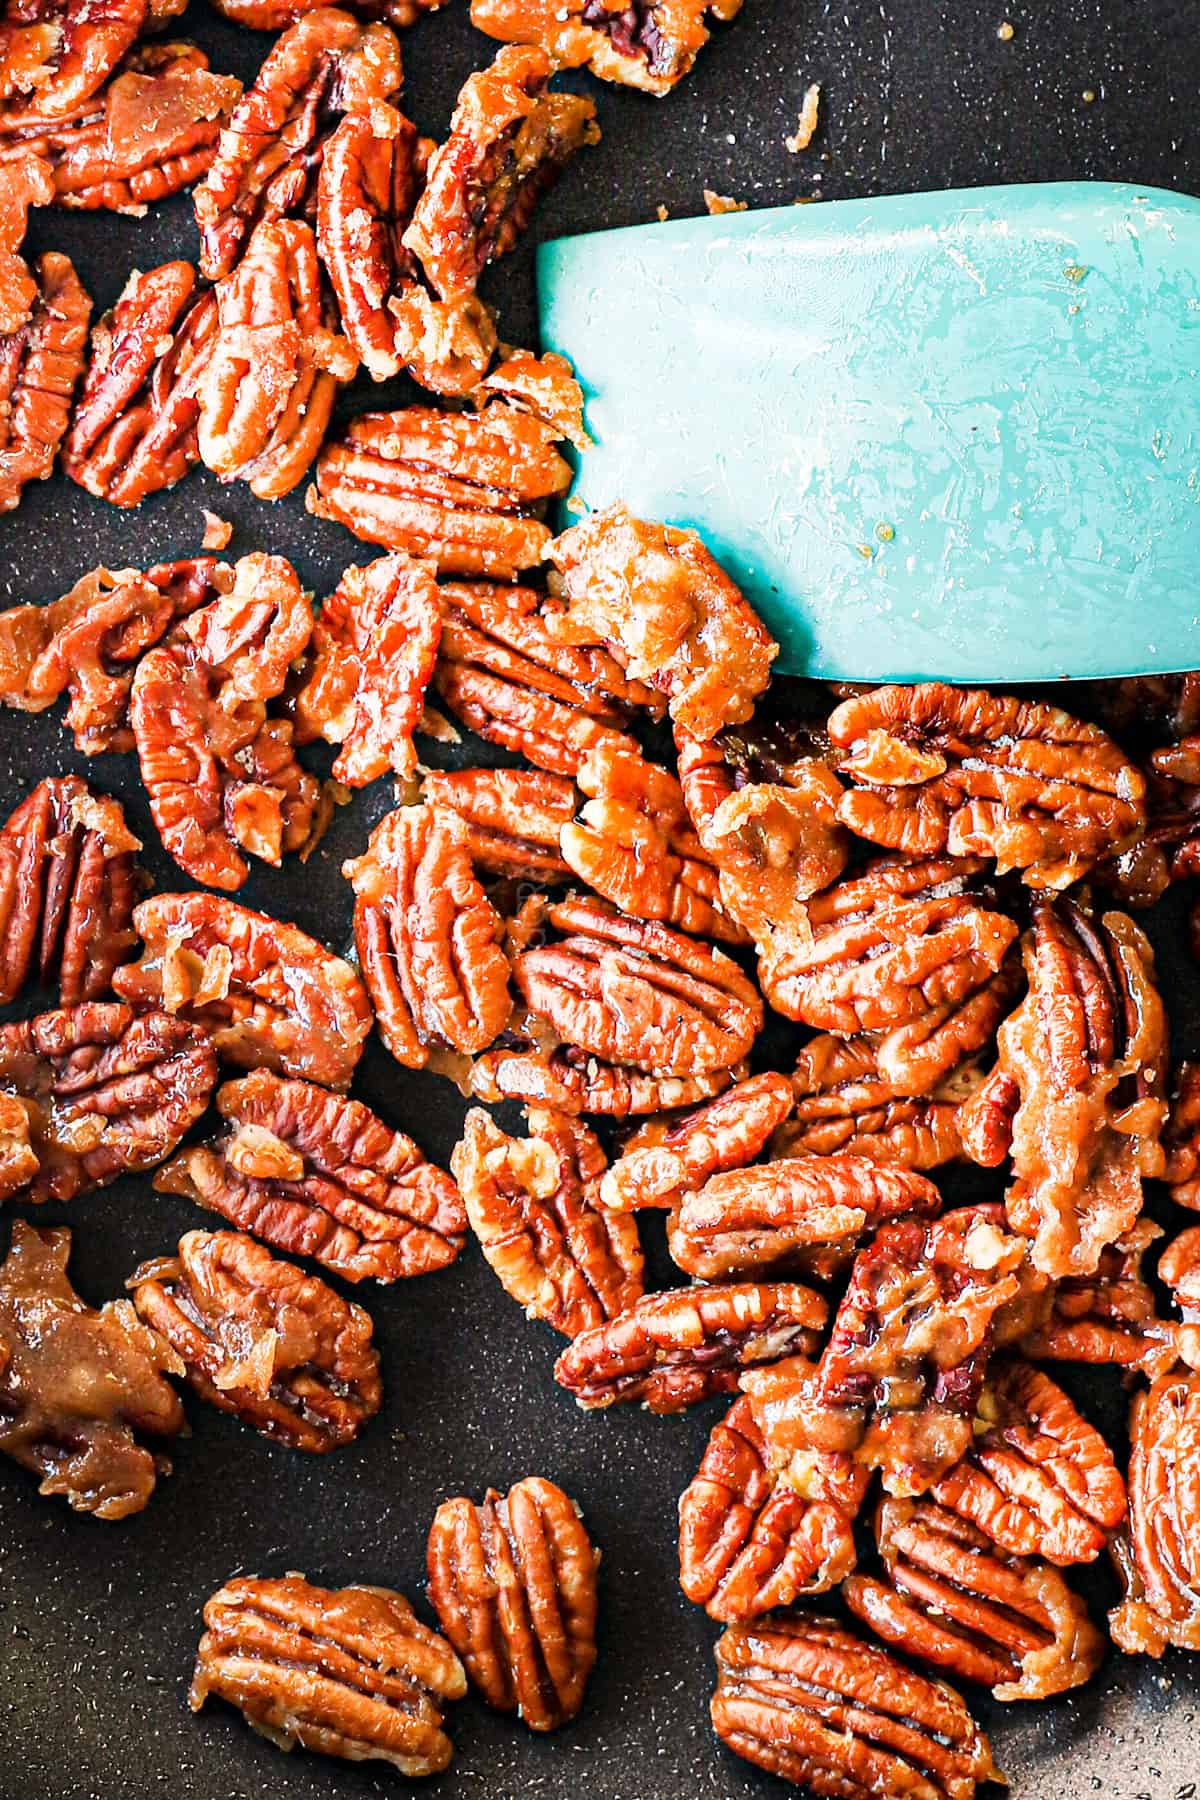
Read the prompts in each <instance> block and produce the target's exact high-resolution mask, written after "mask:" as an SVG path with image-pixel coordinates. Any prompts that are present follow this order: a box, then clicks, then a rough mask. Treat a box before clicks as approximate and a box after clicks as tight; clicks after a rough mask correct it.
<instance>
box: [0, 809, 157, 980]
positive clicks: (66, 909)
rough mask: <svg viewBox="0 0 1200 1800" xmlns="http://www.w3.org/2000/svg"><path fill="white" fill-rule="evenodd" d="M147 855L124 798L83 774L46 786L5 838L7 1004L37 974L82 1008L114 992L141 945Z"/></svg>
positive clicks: (0, 912)
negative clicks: (139, 912)
mask: <svg viewBox="0 0 1200 1800" xmlns="http://www.w3.org/2000/svg"><path fill="white" fill-rule="evenodd" d="M140 849H141V844H140V842H139V840H138V839H137V838H135V837H134V836H132V834H131V833H130V831H129V829H128V827H127V826H126V824H125V815H124V813H123V812H122V810H121V803H120V801H119V800H111V799H108V798H107V797H102V796H100V795H97V794H93V793H92V791H91V789H90V788H89V787H88V786H87V784H86V783H85V782H83V781H80V779H79V777H78V776H76V775H62V776H52V777H50V778H49V779H48V780H46V781H39V783H38V785H37V786H36V787H35V788H34V790H33V792H32V793H31V794H27V795H26V797H25V799H24V800H22V802H21V804H20V805H19V806H18V807H17V809H16V811H15V812H14V813H13V814H12V815H11V816H10V818H9V820H8V823H7V824H6V825H5V827H4V829H3V831H0V1004H3V1005H7V1003H8V1002H9V1001H10V1000H13V999H15V998H16V996H17V994H19V993H20V991H21V989H22V988H23V987H24V985H25V983H26V981H27V980H28V979H29V977H30V975H31V973H32V974H34V976H35V979H36V980H37V981H38V982H39V983H40V984H41V986H43V987H45V986H47V985H48V984H49V982H50V981H51V980H52V979H53V978H54V977H55V976H56V975H57V977H58V989H59V1000H60V1002H61V1004H62V1005H63V1006H75V1005H77V1004H78V1003H79V1002H80V1001H81V1000H100V999H103V998H104V996H105V995H107V994H108V993H109V991H110V986H111V982H112V974H113V970H114V969H115V968H116V967H117V966H118V964H120V963H122V962H124V961H125V959H126V958H127V957H128V956H129V955H130V953H131V952H132V950H133V947H134V945H135V944H136V942H137V937H136V934H135V932H134V931H133V930H132V919H133V908H134V904H135V902H136V900H137V897H138V890H139V888H140V886H141V880H142V873H141V870H140V868H139V865H138V863H137V861H136V858H135V855H134V852H135V851H137V850H140Z"/></svg>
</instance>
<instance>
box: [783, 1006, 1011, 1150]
mask: <svg viewBox="0 0 1200 1800" xmlns="http://www.w3.org/2000/svg"><path fill="white" fill-rule="evenodd" d="M985 991H986V990H984V989H981V990H980V992H981V993H982V992H985ZM964 1010H965V1009H964ZM896 1035H897V1033H895V1032H892V1033H889V1034H887V1037H881V1036H878V1035H875V1036H872V1035H869V1034H865V1035H861V1036H858V1037H849V1038H842V1037H833V1036H832V1035H829V1034H826V1035H823V1036H819V1037H814V1038H810V1039H809V1041H808V1043H807V1044H805V1046H804V1048H803V1049H802V1050H801V1052H800V1055H799V1056H798V1058H797V1059H796V1068H795V1071H794V1073H793V1075H792V1087H793V1090H794V1094H795V1099H794V1103H793V1106H792V1109H791V1117H790V1118H789V1119H788V1120H787V1122H786V1123H785V1124H783V1125H781V1126H780V1128H779V1130H778V1131H777V1132H776V1134H775V1137H774V1138H773V1140H772V1144H771V1149H772V1153H773V1155H775V1156H776V1157H781V1156H829V1155H831V1154H834V1153H836V1152H838V1151H842V1150H845V1151H848V1152H849V1153H850V1154H852V1155H854V1156H869V1157H872V1158H874V1159H875V1160H876V1161H877V1162H896V1163H901V1164H903V1165H904V1166H905V1167H907V1168H910V1169H936V1168H937V1167H939V1165H940V1164H942V1163H947V1162H954V1161H955V1160H957V1158H958V1157H959V1156H960V1155H961V1153H962V1146H961V1143H960V1141H959V1135H958V1114H959V1109H960V1105H961V1100H962V1099H965V1098H966V1093H967V1091H969V1085H970V1081H971V1066H970V1063H969V1061H968V1062H967V1063H965V1064H963V1065H961V1066H960V1068H959V1069H957V1070H952V1071H951V1073H950V1075H949V1076H948V1077H946V1078H945V1079H944V1080H943V1081H941V1082H939V1083H938V1084H937V1085H936V1086H935V1087H934V1088H933V1091H932V1092H931V1093H928V1094H917V1095H913V1094H909V1093H906V1092H905V1088H904V1084H903V1083H898V1082H895V1081H891V1080H888V1078H887V1077H886V1076H885V1075H884V1074H883V1073H882V1072H881V1070H880V1066H879V1063H880V1057H879V1052H880V1047H881V1044H883V1043H886V1042H887V1040H888V1037H892V1038H894V1037H895V1036H896Z"/></svg>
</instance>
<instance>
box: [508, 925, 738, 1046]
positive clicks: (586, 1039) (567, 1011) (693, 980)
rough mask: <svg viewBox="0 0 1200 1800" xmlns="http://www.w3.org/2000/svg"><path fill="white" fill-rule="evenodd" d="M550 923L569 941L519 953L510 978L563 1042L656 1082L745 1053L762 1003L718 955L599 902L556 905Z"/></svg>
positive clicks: (694, 941)
mask: <svg viewBox="0 0 1200 1800" xmlns="http://www.w3.org/2000/svg"><path fill="white" fill-rule="evenodd" d="M549 918H550V922H551V924H552V925H553V926H554V927H555V928H556V930H558V931H559V932H561V933H563V934H564V935H563V936H562V937H561V939H559V940H558V941H557V942H555V943H552V944H544V945H538V946H535V947H534V948H532V949H529V950H525V951H523V952H522V953H521V954H520V955H518V956H517V957H516V959H515V963H514V969H513V973H514V977H515V980H516V984H517V986H518V988H519V989H520V991H521V994H522V996H523V998H524V1000H525V1002H526V1004H527V1006H528V1007H529V1009H530V1011H531V1012H532V1013H534V1014H536V1015H537V1016H538V1017H539V1018H542V1019H545V1020H546V1021H547V1022H548V1023H549V1025H550V1026H551V1028H552V1029H553V1030H554V1031H555V1032H556V1033H557V1034H558V1036H559V1037H560V1038H561V1039H562V1040H563V1042H565V1043H568V1044H573V1045H575V1046H577V1047H578V1048H579V1049H580V1050H583V1051H585V1052H587V1053H588V1054H590V1055H592V1056H596V1057H599V1058H601V1059H602V1060H603V1061H605V1062H613V1063H624V1064H626V1065H628V1066H629V1067H631V1068H635V1069H642V1070H644V1071H646V1072H647V1073H650V1074H654V1075H684V1076H686V1075H705V1074H711V1073H713V1072H714V1071H715V1070H717V1069H728V1068H731V1067H732V1066H733V1064H734V1063H737V1062H740V1060H741V1059H742V1057H743V1056H745V1055H746V1054H747V1052H748V1051H749V1049H750V1047H751V1045H752V1044H753V1042H754V1039H755V1037H756V1036H757V1034H758V1032H759V1030H760V1028H761V1026H762V1020H763V1013H762V1002H761V1001H760V1000H759V998H758V994H757V992H756V991H755V989H754V986H753V984H752V983H751V982H750V981H748V980H747V979H746V977H745V976H744V975H743V974H742V972H741V970H740V969H739V968H738V967H737V965H736V963H734V962H732V961H731V960H730V958H729V957H727V956H725V955H723V954H722V952H721V951H719V950H713V949H711V948H710V947H709V946H708V945H707V944H702V943H700V942H699V941H698V940H697V939H695V938H689V937H685V936H684V935H683V934H682V932H678V931H672V930H670V929H669V928H668V927H667V926H665V925H660V924H658V923H657V922H656V921H654V920H647V919H627V918H625V917H624V916H623V915H622V914H620V913H618V912H617V911H616V909H615V908H613V907H609V906H608V905H606V904H605V903H604V902H603V901H600V900H590V899H573V900H563V901H559V902H558V903H557V904H556V905H554V906H552V907H551V908H550V911H549Z"/></svg>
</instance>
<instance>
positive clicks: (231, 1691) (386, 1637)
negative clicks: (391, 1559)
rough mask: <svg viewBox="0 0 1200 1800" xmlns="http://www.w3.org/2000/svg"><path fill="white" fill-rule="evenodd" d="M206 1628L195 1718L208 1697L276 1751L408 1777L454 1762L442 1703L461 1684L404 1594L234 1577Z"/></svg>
mask: <svg viewBox="0 0 1200 1800" xmlns="http://www.w3.org/2000/svg"><path fill="white" fill-rule="evenodd" d="M204 1623H205V1626H206V1628H207V1629H206V1630H205V1633H204V1636H203V1637H202V1638H201V1640H200V1650H199V1654H198V1656H197V1658H196V1668H195V1672H194V1674H193V1676H192V1686H191V1691H190V1693H189V1694H188V1704H189V1705H190V1706H191V1708H192V1711H193V1712H199V1711H200V1708H201V1707H202V1706H203V1705H204V1703H205V1701H206V1700H207V1699H208V1697H209V1695H210V1694H215V1695H216V1696H217V1698H218V1699H221V1700H227V1701H228V1702H229V1704H230V1705H231V1706H236V1707H238V1708H239V1709H240V1711H241V1712H242V1713H243V1714H244V1715H245V1718H246V1720H247V1722H248V1723H249V1724H250V1725H251V1726H253V1728H254V1730H255V1731H258V1732H261V1733H262V1735H263V1736H264V1737H266V1738H270V1740H271V1742H272V1743H273V1744H277V1745H278V1746H279V1748H280V1749H281V1750H290V1749H292V1747H293V1746H294V1745H296V1744H300V1745H301V1746H302V1747H303V1748H304V1749H306V1750H316V1751H320V1752H321V1753H322V1754H324V1755H325V1756H340V1757H344V1758H346V1759H347V1760H348V1761H350V1762H356V1763H358V1762H368V1761H380V1762H387V1763H391V1764H392V1766H393V1767H394V1768H396V1769H398V1770H399V1771H400V1773H401V1774H402V1775H405V1776H408V1777H409V1778H410V1779H413V1778H415V1777H418V1776H423V1775H436V1774H438V1773H439V1772H440V1771H441V1770H442V1769H444V1768H446V1767H447V1765H448V1764H449V1762H450V1758H451V1755H452V1754H453V1751H452V1746H451V1743H450V1739H449V1738H448V1737H447V1736H446V1733H445V1731H444V1730H443V1724H444V1718H443V1713H444V1708H445V1705H446V1702H447V1701H448V1700H461V1699H462V1697H463V1695H464V1694H465V1693H466V1691H467V1679H466V1676H465V1675H464V1674H463V1669H462V1664H461V1663H460V1662H459V1660H458V1658H457V1656H455V1654H454V1652H453V1650H452V1649H451V1648H450V1645H449V1644H448V1643H447V1642H446V1640H445V1638H443V1637H439V1635H438V1633H437V1632H436V1631H431V1630H430V1629H429V1627H428V1626H427V1625H422V1623H421V1621H420V1620H419V1619H418V1618H417V1616H416V1614H415V1613H414V1612H413V1609H412V1607H411V1606H410V1605H409V1604H408V1601H407V1600H406V1599H405V1598H404V1596H403V1595H402V1594H397V1593H393V1592H392V1591H391V1590H390V1589H388V1588H380V1587H347V1588H338V1589H336V1590H334V1589H330V1588H321V1587H314V1586H313V1584H312V1583H311V1582H309V1581H306V1580H305V1579H304V1577H303V1575H286V1576H284V1577H282V1578H281V1579H276V1580H264V1579H261V1578H259V1577H257V1576H252V1575H239V1576H235V1577H234V1578H233V1580H232V1581H227V1582H226V1583H225V1586H224V1587H222V1588H218V1589H217V1592H216V1593H215V1594H214V1595H213V1596H212V1598H211V1599H210V1600H209V1601H208V1602H207V1604H206V1605H205V1608H204Z"/></svg>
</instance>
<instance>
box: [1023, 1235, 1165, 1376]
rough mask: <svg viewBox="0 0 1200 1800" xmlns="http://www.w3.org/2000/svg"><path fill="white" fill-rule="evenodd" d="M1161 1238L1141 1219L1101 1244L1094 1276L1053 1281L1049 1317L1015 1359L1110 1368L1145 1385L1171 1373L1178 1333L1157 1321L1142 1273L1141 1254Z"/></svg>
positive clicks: (1079, 1276) (1078, 1276)
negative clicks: (1133, 1373)
mask: <svg viewBox="0 0 1200 1800" xmlns="http://www.w3.org/2000/svg"><path fill="white" fill-rule="evenodd" d="M1162 1235H1163V1234H1162V1231H1161V1229H1160V1228H1159V1226H1157V1225H1154V1224H1152V1223H1151V1222H1150V1220H1149V1219H1147V1218H1141V1219H1139V1220H1138V1222H1137V1224H1136V1225H1133V1226H1131V1227H1130V1229H1129V1230H1128V1231H1127V1232H1126V1233H1125V1234H1124V1236H1123V1237H1120V1238H1118V1239H1117V1242H1116V1243H1115V1244H1107V1245H1105V1247H1104V1249H1103V1250H1102V1251H1101V1252H1100V1261H1099V1262H1098V1263H1097V1265H1096V1270H1095V1273H1094V1274H1092V1275H1076V1276H1072V1277H1069V1278H1068V1279H1067V1280H1066V1281H1059V1282H1057V1283H1056V1284H1055V1288H1054V1303H1053V1305H1052V1307H1051V1309H1050V1316H1049V1318H1048V1319H1047V1320H1046V1322H1045V1324H1044V1325H1041V1326H1039V1328H1038V1329H1037V1330H1036V1331H1034V1332H1032V1333H1031V1334H1030V1335H1029V1336H1028V1337H1027V1338H1023V1339H1022V1340H1021V1344H1020V1351H1021V1355H1022V1356H1028V1357H1031V1358H1032V1359H1033V1360H1034V1361H1049V1362H1078V1363H1100V1364H1112V1365H1114V1366H1115V1367H1116V1368H1119V1369H1136V1370H1137V1371H1138V1372H1139V1373H1140V1374H1142V1375H1147V1376H1148V1377H1149V1378H1150V1380H1151V1381H1156V1380H1157V1379H1158V1377H1159V1376H1160V1375H1165V1374H1166V1373H1167V1372H1168V1371H1169V1370H1170V1369H1172V1368H1174V1366H1175V1361H1176V1357H1177V1355H1178V1353H1179V1344H1178V1337H1179V1333H1178V1330H1177V1328H1176V1326H1174V1325H1173V1324H1171V1323H1170V1322H1169V1321H1168V1320H1166V1319H1160V1318H1159V1316H1158V1306H1157V1302H1156V1300H1155V1297H1154V1290H1153V1289H1152V1288H1151V1286H1150V1284H1149V1282H1148V1281H1146V1279H1145V1277H1144V1276H1143V1274H1142V1261H1143V1258H1144V1257H1145V1254H1146V1252H1147V1250H1148V1249H1149V1248H1150V1245H1151V1244H1153V1243H1154V1242H1155V1240H1156V1239H1158V1238H1160V1237H1161V1236H1162ZM1165 1260H1166V1259H1165V1258H1164V1261H1165ZM1160 1272H1161V1270H1160Z"/></svg>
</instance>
